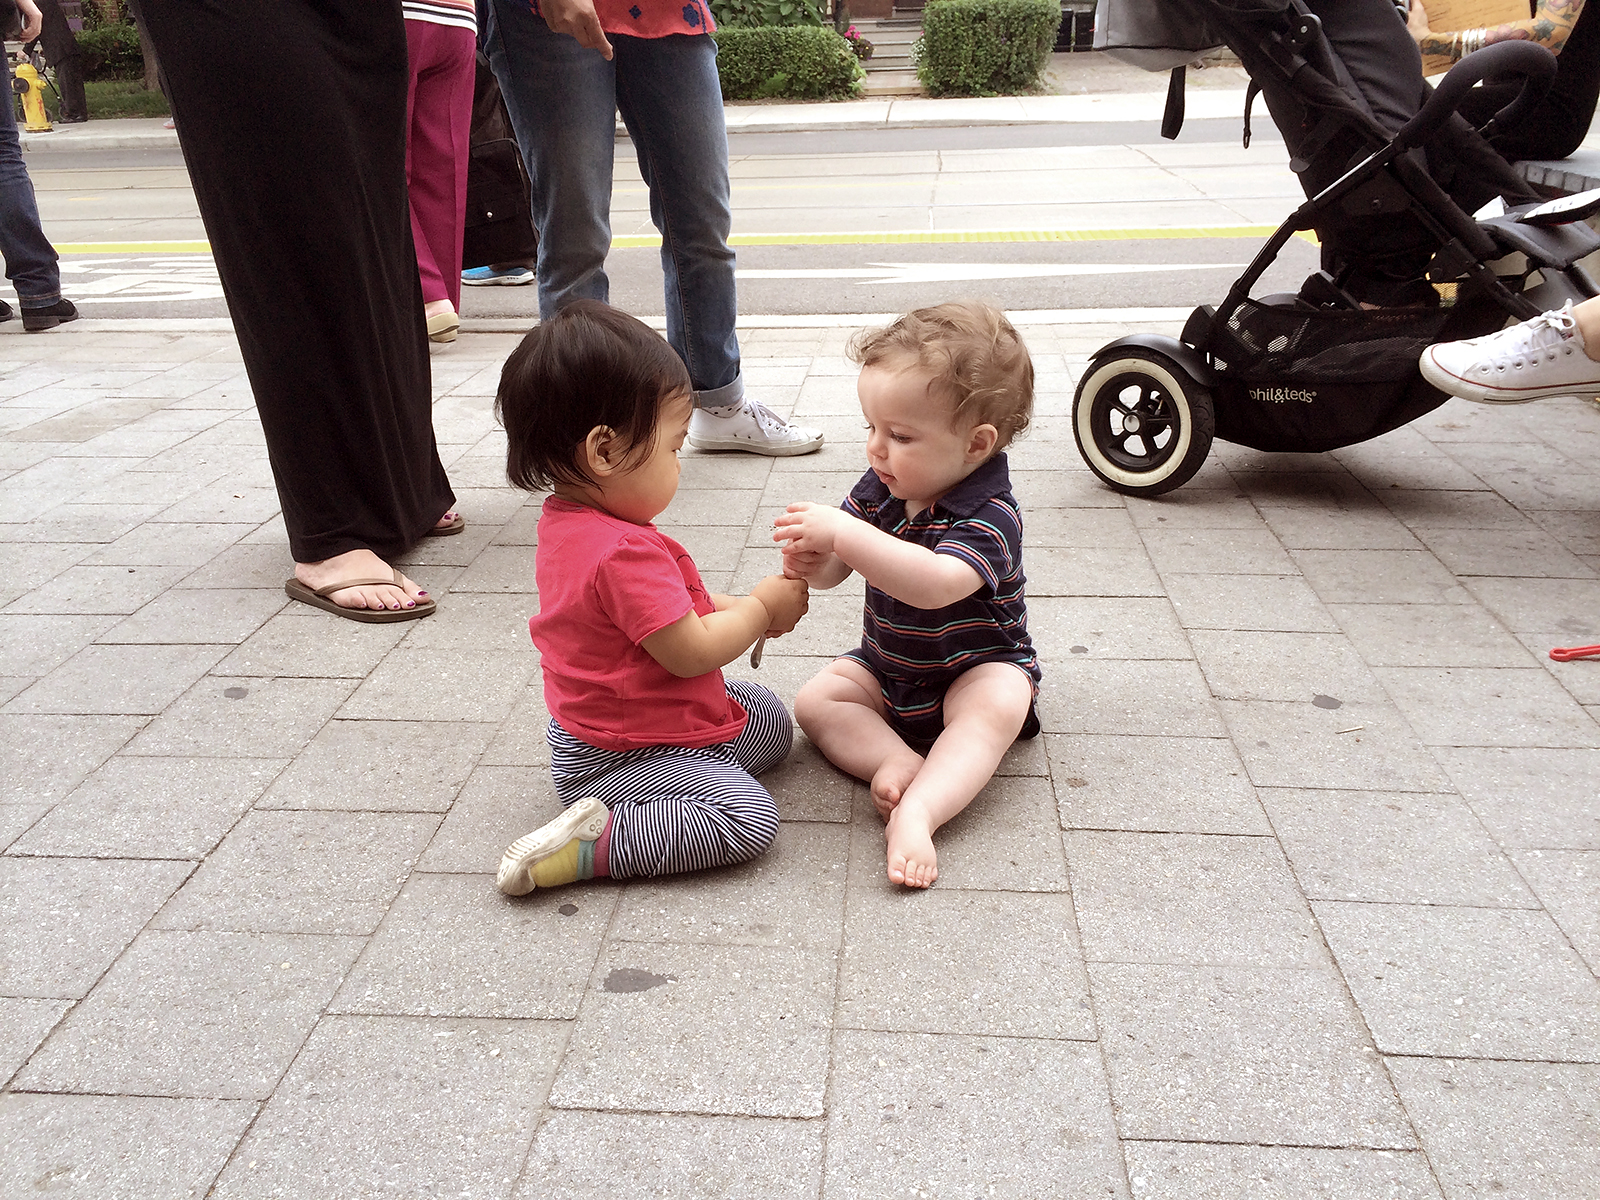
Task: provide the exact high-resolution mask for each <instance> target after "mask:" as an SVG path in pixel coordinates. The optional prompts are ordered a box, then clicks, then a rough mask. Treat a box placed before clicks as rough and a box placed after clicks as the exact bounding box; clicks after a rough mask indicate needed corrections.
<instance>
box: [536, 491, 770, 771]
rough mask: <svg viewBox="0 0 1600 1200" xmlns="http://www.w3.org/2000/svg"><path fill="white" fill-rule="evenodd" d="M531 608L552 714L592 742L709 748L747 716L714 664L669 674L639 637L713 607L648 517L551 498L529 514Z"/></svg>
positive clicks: (682, 553) (690, 564)
mask: <svg viewBox="0 0 1600 1200" xmlns="http://www.w3.org/2000/svg"><path fill="white" fill-rule="evenodd" d="M535 573H536V576H537V579H538V583H539V612H538V615H537V616H535V617H533V618H532V619H530V620H529V621H528V632H529V633H531V634H532V635H533V644H534V645H535V646H537V647H538V648H539V653H540V655H541V656H542V658H543V666H544V700H545V706H546V707H547V708H549V710H550V715H551V716H552V717H554V718H555V719H556V720H557V721H559V722H560V723H561V727H562V728H563V729H565V730H566V731H567V732H568V733H570V734H572V736H573V737H575V738H579V739H581V740H582V741H585V742H588V743H589V744H590V745H591V746H599V747H600V748H601V749H602V750H618V751H621V750H637V749H638V748H639V747H641V746H714V745H716V744H718V743H719V742H731V741H732V740H733V739H734V738H736V737H738V736H739V735H740V734H741V733H743V732H744V727H745V722H746V721H748V720H749V718H748V717H747V716H746V715H745V712H744V709H742V708H740V707H739V705H738V704H736V703H735V702H734V701H733V700H732V699H730V698H729V696H728V692H727V688H726V686H725V685H724V684H723V682H722V672H721V671H707V672H706V673H705V674H704V675H696V676H695V677H694V678H693V679H679V678H678V677H677V676H676V675H674V674H672V672H670V671H668V670H667V669H666V668H665V667H663V666H662V665H661V664H660V663H658V662H656V660H655V659H653V658H651V657H650V655H649V653H648V652H647V651H646V650H645V649H644V647H642V646H641V645H640V644H639V643H640V642H642V641H644V639H645V638H647V637H649V636H650V635H651V634H652V633H655V632H657V631H658V630H661V629H665V628H666V627H667V626H668V625H671V624H672V623H673V622H675V621H678V620H680V619H681V618H682V617H683V616H684V614H686V613H688V612H689V611H690V610H693V611H694V612H697V613H699V614H700V615H701V616H705V615H706V614H707V613H711V612H715V611H716V605H714V604H713V603H712V601H711V596H710V594H709V593H708V592H707V591H706V589H705V585H704V584H703V583H701V582H700V572H699V571H698V570H696V569H695V565H694V560H693V559H691V558H690V557H689V552H688V551H687V550H685V549H684V548H683V547H682V546H680V545H678V543H677V542H675V541H673V540H672V539H671V538H669V537H668V536H667V535H666V534H664V533H662V532H660V531H659V530H658V529H656V527H655V526H654V525H635V524H633V522H631V521H624V520H621V519H620V518H618V517H613V516H611V515H610V514H609V513H605V512H601V511H600V510H599V509H595V508H588V507H586V506H584V505H582V504H574V503H572V502H571V501H569V500H563V499H561V498H560V497H559V496H551V497H550V498H549V499H547V500H546V501H545V502H544V512H543V514H542V515H541V516H540V517H539V552H538V557H537V560H536V567H535Z"/></svg>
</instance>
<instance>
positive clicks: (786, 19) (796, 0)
mask: <svg viewBox="0 0 1600 1200" xmlns="http://www.w3.org/2000/svg"><path fill="white" fill-rule="evenodd" d="M822 5H823V0H711V15H712V16H713V17H715V18H716V20H717V28H718V29H727V28H729V27H733V28H737V29H758V28H760V27H762V26H765V25H783V26H788V25H821V24H823V20H822Z"/></svg>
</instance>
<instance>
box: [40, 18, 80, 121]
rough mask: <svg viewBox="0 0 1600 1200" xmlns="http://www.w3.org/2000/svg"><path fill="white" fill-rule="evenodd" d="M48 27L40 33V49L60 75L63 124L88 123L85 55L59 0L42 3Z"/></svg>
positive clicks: (59, 90)
mask: <svg viewBox="0 0 1600 1200" xmlns="http://www.w3.org/2000/svg"><path fill="white" fill-rule="evenodd" d="M38 3H39V15H40V16H42V17H43V18H44V24H43V25H42V26H41V27H40V30H39V49H41V50H43V51H44V61H45V62H46V63H48V64H49V65H50V67H51V69H52V70H54V71H55V74H56V95H57V97H59V99H60V101H61V119H62V120H63V121H87V120H88V119H89V101H88V99H87V98H86V97H85V96H84V94H83V56H82V54H81V53H80V51H79V50H78V39H77V38H76V37H75V36H74V35H73V32H72V26H71V25H68V24H67V16H66V14H65V13H64V12H62V11H61V5H60V3H59V0H38Z"/></svg>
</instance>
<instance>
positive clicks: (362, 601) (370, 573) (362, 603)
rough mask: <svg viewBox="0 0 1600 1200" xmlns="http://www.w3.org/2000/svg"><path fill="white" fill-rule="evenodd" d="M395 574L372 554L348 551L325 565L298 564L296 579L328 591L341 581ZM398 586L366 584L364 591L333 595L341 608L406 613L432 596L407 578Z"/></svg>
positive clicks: (347, 590) (353, 589)
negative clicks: (401, 610)
mask: <svg viewBox="0 0 1600 1200" xmlns="http://www.w3.org/2000/svg"><path fill="white" fill-rule="evenodd" d="M391 574H395V570H394V568H393V567H391V566H390V565H389V564H388V563H386V562H384V561H383V559H381V558H379V557H378V556H377V555H376V554H374V553H373V552H372V551H371V550H347V551H345V553H343V554H335V555H334V556H333V557H332V558H325V559H323V560H322V561H321V562H312V563H299V562H297V563H295V565H294V577H295V578H296V579H298V580H299V581H300V582H301V583H303V584H305V585H306V586H307V587H308V588H310V589H312V590H313V591H315V590H316V589H317V588H324V587H327V586H328V585H329V584H330V583H338V582H339V581H340V580H341V579H381V578H383V577H385V576H387V575H391ZM398 578H399V583H398V584H382V583H377V584H365V585H363V586H361V587H349V588H340V589H339V590H338V591H337V592H332V593H330V594H329V596H328V599H330V600H332V601H333V602H334V603H335V604H337V605H338V606H339V607H340V608H371V609H380V608H387V609H402V608H415V607H416V606H417V602H418V601H419V600H426V599H427V598H428V593H427V592H425V591H423V590H422V589H421V588H419V587H418V586H417V585H416V584H415V583H414V582H412V581H411V580H410V579H407V578H406V577H405V576H404V575H400V576H398Z"/></svg>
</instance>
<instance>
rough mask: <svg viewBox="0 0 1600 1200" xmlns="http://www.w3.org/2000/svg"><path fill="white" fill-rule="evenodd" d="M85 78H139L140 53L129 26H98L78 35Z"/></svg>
mask: <svg viewBox="0 0 1600 1200" xmlns="http://www.w3.org/2000/svg"><path fill="white" fill-rule="evenodd" d="M78 53H79V56H80V57H81V58H82V59H83V77H84V78H85V79H143V78H144V55H143V54H142V53H141V52H140V50H139V34H138V31H137V30H135V29H134V27H133V26H132V25H101V26H100V27H99V28H97V29H85V30H84V31H83V32H82V33H80V34H78Z"/></svg>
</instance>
